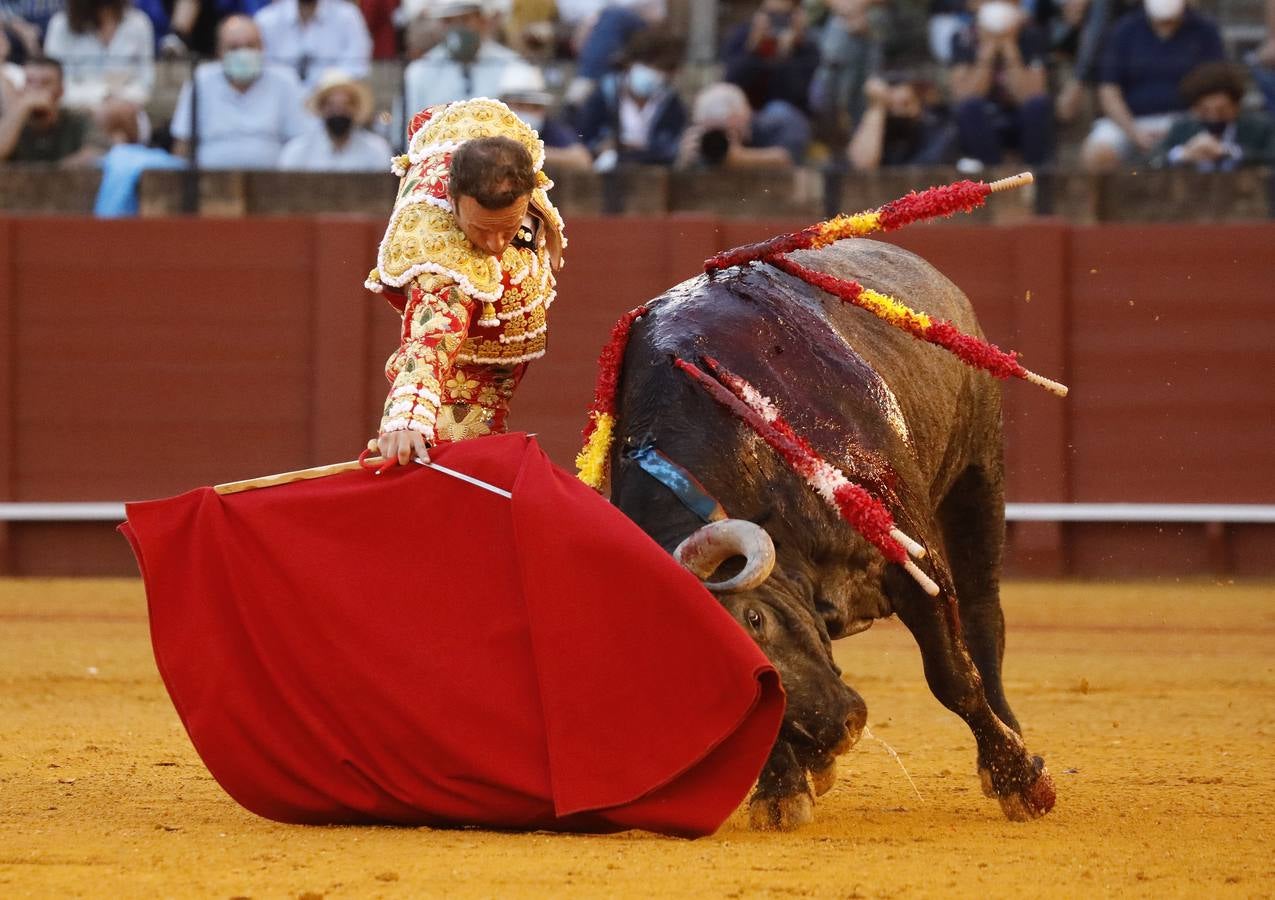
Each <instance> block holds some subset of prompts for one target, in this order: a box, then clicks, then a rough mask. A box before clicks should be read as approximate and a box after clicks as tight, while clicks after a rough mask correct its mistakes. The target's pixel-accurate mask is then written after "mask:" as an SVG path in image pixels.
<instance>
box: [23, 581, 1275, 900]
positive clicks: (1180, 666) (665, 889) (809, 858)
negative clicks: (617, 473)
mask: <svg viewBox="0 0 1275 900" xmlns="http://www.w3.org/2000/svg"><path fill="white" fill-rule="evenodd" d="M1005 608H1006V616H1007V619H1008V622H1009V630H1008V633H1009V642H1008V643H1009V649H1008V652H1007V658H1006V672H1007V678H1006V684H1007V689H1008V691H1009V696H1010V699H1011V702H1012V703H1013V705H1014V707H1015V710H1016V712H1017V713H1018V716H1019V718H1020V719H1021V720H1022V722H1023V725H1024V728H1025V730H1026V737H1027V741H1028V744H1029V746H1030V747H1031V748H1032V749H1033V751H1034V752H1037V753H1040V754H1042V755H1044V757H1045V758H1046V760H1047V762H1048V764H1049V767H1050V770H1051V771H1052V772H1053V774H1054V778H1055V781H1056V784H1057V787H1058V806H1057V808H1056V809H1055V810H1054V812H1053V813H1051V814H1050V815H1049V816H1047V817H1046V818H1044V819H1042V820H1040V821H1037V822H1033V823H1028V824H1013V823H1009V822H1006V821H1004V820H1003V819H1002V818H1001V814H1000V811H999V809H998V807H997V806H996V804H995V803H993V802H992V801H989V800H986V799H985V798H984V797H983V796H982V794H981V792H980V791H979V786H978V781H977V778H976V776H975V772H974V749H973V741H972V739H971V737H970V735H969V733H968V731H967V730H966V729H965V727H964V725H962V724H961V723H960V722H959V721H958V720H957V719H956V718H955V717H953V716H952V715H951V714H949V713H948V712H946V711H945V710H944V709H942V708H941V707H940V706H939V705H938V704H937V702H936V701H935V700H934V699H933V698H932V697H931V696H930V694H929V691H928V690H927V689H926V687H925V684H924V681H923V680H922V676H921V668H920V659H919V657H918V654H917V652H916V649H915V646H914V645H913V644H912V641H911V638H910V636H909V635H908V633H907V632H906V631H905V630H904V629H903V628H902V627H901V626H899V625H898V624H897V623H892V622H887V623H880V624H878V626H877V627H876V628H874V629H873V630H872V631H870V632H868V633H867V634H865V635H861V636H858V637H854V638H851V639H849V640H846V641H843V642H841V644H840V645H839V647H838V656H839V660H840V662H841V663H842V665H843V667H844V668H845V670H846V672H847V674H848V677H849V678H850V680H851V681H852V683H853V684H855V686H856V687H857V688H858V689H859V691H860V693H862V694H863V695H864V697H865V699H866V700H867V702H868V708H869V723H870V727H871V729H872V731H873V733H874V734H875V735H876V736H877V737H878V738H880V739H882V740H884V741H887V742H889V744H890V745H892V746H893V747H894V748H895V749H896V750H897V751H898V754H899V758H900V760H901V762H902V764H903V765H904V766H906V768H907V770H908V772H910V773H911V778H912V779H913V780H914V781H915V786H916V791H919V797H918V794H917V792H916V791H914V790H913V787H912V785H911V784H910V783H909V781H908V779H907V777H905V775H904V773H903V771H902V769H901V768H900V766H899V765H898V764H896V762H895V760H894V758H893V757H892V756H890V755H889V753H887V751H886V750H885V748H884V747H883V745H882V744H880V743H876V742H874V741H871V740H865V741H864V742H863V743H861V744H860V745H859V747H858V748H856V749H855V750H854V751H852V752H851V753H850V754H849V755H848V756H846V757H844V758H843V761H842V766H841V770H840V775H839V780H838V783H837V785H836V787H835V788H833V790H832V792H831V793H829V794H828V795H827V796H825V797H823V798H821V800H820V801H819V803H818V806H817V808H816V817H817V819H816V822H815V824H813V825H812V826H809V827H807V828H805V829H803V830H801V831H798V832H795V833H790V834H759V833H753V832H750V831H749V830H748V829H747V820H746V816H745V815H743V814H742V813H736V815H735V816H734V818H733V819H732V820H731V821H730V822H728V823H727V825H726V826H725V827H723V828H722V829H721V831H719V832H718V833H717V834H716V835H715V836H713V837H711V838H706V839H703V840H699V841H693V842H689V841H681V840H672V839H666V838H661V837H658V836H653V835H648V834H642V833H637V832H629V833H625V834H619V835H611V836H606V837H593V836H571V835H549V834H501V833H492V832H485V831H475V830H459V831H438V830H431V829H423V828H422V829H404V828H304V827H295V826H283V825H277V824H274V823H271V822H268V821H265V820H263V819H259V818H256V817H255V816H253V815H252V814H250V813H248V812H246V811H244V810H243V809H241V808H240V807H238V806H236V805H235V803H234V802H233V801H231V800H230V799H229V798H228V797H227V796H226V795H225V794H223V793H222V792H221V790H220V789H219V788H218V787H217V785H216V783H215V782H214V781H213V780H212V779H211V778H210V776H209V775H208V773H207V772H206V771H205V769H204V767H203V766H202V765H201V763H200V761H199V759H198V757H197V756H196V755H195V753H194V751H193V750H192V748H191V746H190V743H189V742H188V740H187V739H186V736H185V733H184V732H183V731H182V728H181V725H180V723H179V722H178V720H177V716H176V714H175V713H174V712H173V709H172V707H171V705H170V704H169V702H168V698H167V695H166V694H165V693H164V689H163V686H162V684H161V683H160V680H159V677H158V675H157V674H156V672H155V668H154V663H153V661H152V658H151V655H150V647H149V643H148V637H147V631H146V620H145V601H144V597H143V593H142V588H141V584H140V582H137V581H132V580H109V581H107V580H103V581H96V580H95V581H70V580H56V581H48V580H8V581H4V580H0V897H5V898H10V897H74V896H93V897H132V896H163V897H182V896H201V897H204V896H207V897H225V898H229V897H304V898H310V900H314V898H318V897H320V896H323V897H418V896H448V897H501V898H503V897H524V896H530V897H559V896H578V897H651V896H696V897H706V898H707V897H789V896H813V897H896V896H905V897H924V896H941V897H951V896H988V895H991V896H1012V895H1020V896H1027V897H1083V896H1112V895H1120V896H1136V897H1143V896H1145V897H1165V896H1192V897H1258V896H1275V811H1273V810H1272V803H1273V802H1275V585H1273V584H1271V583H1248V584H1231V583H1214V582H1208V581H1204V582H1181V583H1173V582H1168V583H1162V584H1132V585H1131V584H1122V585H1113V584H1110V583H1066V584H1054V583H1012V584H1010V585H1007V586H1006V589H1005Z"/></svg>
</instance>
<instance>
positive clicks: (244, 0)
mask: <svg viewBox="0 0 1275 900" xmlns="http://www.w3.org/2000/svg"><path fill="white" fill-rule="evenodd" d="M159 2H160V4H161V6H162V7H163V10H164V12H165V13H166V14H167V15H168V20H169V29H170V30H169V32H168V33H167V34H165V35H164V36H163V40H161V41H160V49H161V50H162V51H164V52H166V53H169V54H174V55H180V54H181V53H185V52H190V53H193V54H194V55H195V56H201V57H203V56H215V55H216V53H217V29H218V28H219V27H220V26H221V23H222V21H223V20H225V18H226V17H227V16H232V15H235V14H243V15H246V16H251V15H255V14H256V13H257V12H258V11H260V10H261V9H263V8H264V7H266V6H267V5H268V4H269V0H159Z"/></svg>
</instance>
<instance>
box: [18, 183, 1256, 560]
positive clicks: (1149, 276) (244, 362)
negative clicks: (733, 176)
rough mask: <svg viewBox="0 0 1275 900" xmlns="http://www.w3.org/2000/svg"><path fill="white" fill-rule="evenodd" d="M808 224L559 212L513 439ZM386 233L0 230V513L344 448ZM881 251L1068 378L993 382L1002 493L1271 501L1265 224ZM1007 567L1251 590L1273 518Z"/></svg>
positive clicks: (1139, 531) (554, 416) (320, 223)
mask: <svg viewBox="0 0 1275 900" xmlns="http://www.w3.org/2000/svg"><path fill="white" fill-rule="evenodd" d="M862 205H866V204H862ZM777 208H779V209H782V207H781V206H779V205H778V204H777ZM808 222H809V217H808V216H803V217H793V218H768V219H766V220H748V219H741V218H733V217H723V216H716V215H705V214H702V213H691V212H687V213H677V214H659V215H651V216H640V215H629V216H623V217H600V216H592V217H591V216H587V215H576V216H571V217H569V218H568V233H569V236H570V240H571V247H570V250H569V253H568V265H567V268H566V269H565V270H564V272H563V274H562V277H561V291H560V296H559V299H558V302H557V304H556V305H555V306H554V309H553V314H552V331H551V340H550V355H549V357H548V358H547V359H546V360H543V361H541V362H539V363H537V364H535V365H533V366H532V368H531V370H530V372H529V374H528V376H527V379H526V381H525V383H524V386H523V388H522V390H521V392H520V394H519V396H518V398H517V402H516V403H515V407H514V413H513V417H512V421H511V425H512V427H514V428H517V429H520V430H526V431H533V432H536V433H537V434H538V435H539V440H540V441H541V443H542V444H543V445H544V447H545V448H546V450H547V451H548V452H549V453H550V454H551V455H552V456H553V458H554V459H555V460H556V461H557V462H558V463H559V464H561V465H564V466H570V465H571V460H572V457H573V455H574V453H575V450H576V448H577V441H578V435H579V430H580V428H581V426H582V425H583V423H584V415H585V409H586V407H587V404H588V402H589V399H590V396H591V392H592V387H593V382H594V375H595V369H594V365H595V359H596V356H597V353H598V350H599V349H600V347H601V346H602V344H603V343H604V342H605V340H606V337H607V334H608V332H609V330H610V327H611V325H612V323H613V322H614V321H615V319H616V318H617V317H618V316H619V315H620V314H621V313H622V312H624V311H625V310H628V309H630V308H631V307H633V306H635V305H637V304H639V303H641V302H643V301H645V300H647V299H649V298H651V297H653V296H655V295H657V294H659V293H661V292H662V291H663V290H664V289H666V288H667V287H669V286H671V285H673V284H675V283H677V282H679V281H682V280H684V279H686V278H689V277H692V276H694V275H695V274H696V273H697V272H698V271H699V269H700V265H701V262H702V260H703V259H704V258H705V257H706V256H708V255H710V254H711V253H712V252H714V251H716V250H719V249H722V248H726V247H731V246H736V245H739V244H742V243H746V242H749V241H753V240H757V239H760V238H763V237H767V236H769V235H772V234H774V233H777V232H780V231H786V230H792V229H794V228H796V227H800V226H802V225H805V224H808ZM382 223H383V220H381V219H379V217H378V218H373V217H371V216H354V215H345V216H328V215H313V216H305V217H300V216H294V217H251V218H211V217H209V218H184V219H183V218H143V219H138V220H133V221H125V222H101V221H94V220H92V219H89V218H76V217H62V216H57V217H54V216H46V217H28V218H14V217H11V218H0V502H3V501H118V500H126V499H140V498H146V497H155V496H161V495H166V494H172V493H176V492H180V491H183V490H186V489H189V488H191V487H194V486H197V485H202V484H210V483H215V482H220V481H229V480H233V479H238V478H246V477H250V476H254V475H260V474H265V473H269V472H275V471H282V470H287V469H294V468H300V467H305V466H310V465H317V464H320V463H327V462H333V461H338V460H344V459H350V458H353V457H354V456H356V455H357V454H358V452H359V450H360V449H361V447H362V446H363V443H364V441H366V439H367V438H368V437H369V436H371V435H372V434H373V432H374V431H375V428H376V425H377V422H378V418H379V412H380V407H381V403H382V401H383V398H384V392H385V379H384V376H383V374H382V373H381V367H382V365H383V363H384V360H385V358H386V356H387V355H388V354H389V353H390V351H391V349H392V347H393V346H394V343H395V341H396V317H395V316H394V314H393V313H392V311H391V310H390V308H389V307H388V306H387V305H386V304H385V303H384V301H382V300H381V299H379V298H377V297H375V296H374V295H371V294H368V293H367V292H365V291H364V290H363V288H362V287H361V284H362V281H363V278H364V276H365V275H366V273H367V271H368V269H369V268H370V267H371V265H372V263H373V257H374V249H375V246H376V242H377V239H378V238H379V233H380V229H381V228H382V227H383V224H382ZM891 240H894V241H896V242H897V243H899V244H902V245H903V246H905V247H907V248H909V249H911V250H914V251H916V252H918V253H920V254H921V255H923V256H925V257H926V258H927V259H929V260H930V261H931V262H932V263H934V264H935V265H936V266H937V267H938V268H939V269H940V270H941V271H943V272H944V273H945V274H947V275H948V276H949V277H950V278H952V279H953V280H954V281H955V282H956V283H957V284H958V285H960V286H961V287H962V288H963V289H964V290H965V291H966V292H967V293H968V294H969V296H970V297H971V298H972V300H973V302H974V305H975V307H976V308H977V309H978V311H979V314H980V317H981V319H982V323H983V327H984V330H985V331H986V333H987V335H988V336H989V338H991V339H992V340H993V341H995V342H996V343H998V344H999V345H1001V346H1003V347H1006V348H1012V349H1016V350H1019V351H1021V352H1022V354H1023V356H1024V359H1025V361H1026V362H1027V364H1028V365H1029V366H1030V367H1031V368H1033V369H1035V370H1036V371H1039V372H1041V373H1043V374H1046V375H1049V376H1051V377H1055V378H1058V379H1059V380H1062V381H1064V382H1067V383H1069V384H1070V385H1071V388H1072V393H1071V396H1070V397H1069V398H1068V399H1066V400H1058V399H1057V398H1054V397H1052V396H1051V395H1048V394H1046V393H1044V392H1043V391H1041V390H1039V389H1036V388H1032V387H1030V386H1027V385H1025V384H1021V383H1018V382H1012V383H1010V384H1008V385H1007V386H1006V388H1005V416H1006V425H1007V428H1006V433H1007V448H1006V469H1007V473H1008V499H1009V500H1011V501H1018V502H1029V501H1040V502H1119V501H1127V502H1140V503H1150V502H1155V503H1265V504H1275V450H1273V449H1272V448H1273V447H1275V392H1272V391H1271V390H1270V389H1269V385H1270V381H1271V376H1270V373H1271V372H1272V371H1273V370H1275V307H1272V305H1271V302H1272V301H1271V298H1270V291H1269V283H1270V282H1269V276H1268V274H1267V273H1268V267H1269V263H1268V260H1269V251H1270V248H1271V247H1272V246H1275V225H1266V224H1244V225H1241V224H1220V225H1209V226H1204V225H1190V226H1184V225H1135V224H1122V225H1100V226H1074V225H1069V224H1064V223H1062V222H1059V221H1056V220H1042V219H1030V220H1025V221H1022V222H1020V223H1019V224H1017V225H1013V226H1009V225H979V224H964V225H953V224H947V225H942V226H915V227H914V228H913V229H911V230H909V231H906V232H901V233H899V234H897V235H894V236H891ZM1007 563H1008V569H1009V571H1010V572H1012V573H1016V574H1023V575H1056V574H1075V575H1084V576H1124V575H1160V576H1180V575H1189V574H1197V575H1198V574H1224V575H1242V576H1249V575H1271V574H1275V526H1271V525H1229V526H1225V525H1220V524H1216V523H1215V524H1207V523H1200V524H1186V525H1184V524H1174V523H1169V522H1164V523H1144V524H1136V525H1135V524H1121V523H1101V524H1100V523H1093V524H1068V523H1056V522H1046V523H1017V524H1014V525H1011V527H1010V529H1009V553H1008V557H1007ZM134 571H135V568H134V565H133V562H132V559H131V555H130V554H129V552H128V549H127V547H126V546H125V543H124V541H123V539H122V538H120V537H119V536H118V535H116V534H115V533H114V532H113V530H112V528H111V526H110V525H109V524H107V523H101V524H98V523H79V524H72V523H25V522H12V523H9V524H7V525H5V524H4V523H0V572H10V573H17V574H99V573H119V574H127V573H132V572H134Z"/></svg>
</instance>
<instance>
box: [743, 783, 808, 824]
mask: <svg viewBox="0 0 1275 900" xmlns="http://www.w3.org/2000/svg"><path fill="white" fill-rule="evenodd" d="M748 820H749V824H750V825H751V826H752V828H753V830H754V831H795V830H796V829H798V828H800V827H801V826H802V825H809V824H810V823H811V822H813V821H814V820H815V798H814V797H812V796H810V793H809V792H807V791H802V792H801V793H797V794H792V795H790V796H787V797H753V799H752V802H751V803H749V804H748Z"/></svg>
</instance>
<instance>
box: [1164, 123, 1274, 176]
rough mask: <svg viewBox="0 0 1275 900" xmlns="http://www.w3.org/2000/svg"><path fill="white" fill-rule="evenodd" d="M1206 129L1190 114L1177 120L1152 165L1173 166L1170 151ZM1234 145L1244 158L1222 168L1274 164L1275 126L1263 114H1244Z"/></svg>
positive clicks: (1238, 125) (1237, 127)
mask: <svg viewBox="0 0 1275 900" xmlns="http://www.w3.org/2000/svg"><path fill="white" fill-rule="evenodd" d="M1204 130H1205V128H1204V123H1203V122H1201V121H1200V120H1199V119H1197V118H1195V117H1194V116H1190V115H1187V116H1183V117H1182V118H1180V119H1178V120H1177V121H1176V122H1174V123H1173V125H1172V127H1171V128H1169V132H1168V134H1166V135H1165V136H1164V140H1163V141H1161V142H1160V146H1159V148H1157V150H1156V153H1155V156H1154V157H1153V158H1152V163H1153V164H1154V165H1158V166H1170V165H1173V162H1172V160H1170V159H1169V152H1170V151H1171V150H1172V149H1173V148H1174V147H1179V146H1181V145H1182V144H1185V143H1186V142H1187V141H1189V140H1191V138H1193V137H1195V136H1196V135H1197V134H1199V133H1200V132H1201V131H1204ZM1234 143H1235V144H1236V145H1237V146H1238V147H1239V148H1240V153H1241V154H1242V155H1241V156H1240V158H1239V160H1237V161H1235V162H1234V163H1232V164H1231V165H1230V166H1222V167H1220V168H1234V167H1235V166H1236V165H1242V166H1263V165H1271V164H1273V163H1275V123H1273V122H1272V121H1271V119H1269V118H1268V117H1267V116H1264V115H1262V114H1260V113H1241V114H1240V117H1239V118H1238V119H1236V121H1235V137H1234ZM1182 165H1188V163H1182Z"/></svg>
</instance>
